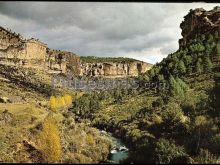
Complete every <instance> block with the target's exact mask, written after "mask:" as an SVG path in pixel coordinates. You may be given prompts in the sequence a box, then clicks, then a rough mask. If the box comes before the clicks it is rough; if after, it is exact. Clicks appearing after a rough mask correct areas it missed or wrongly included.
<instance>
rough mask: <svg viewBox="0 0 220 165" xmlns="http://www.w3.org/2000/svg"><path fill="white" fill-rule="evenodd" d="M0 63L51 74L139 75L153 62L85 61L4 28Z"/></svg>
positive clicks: (1, 32) (0, 32)
mask: <svg viewBox="0 0 220 165" xmlns="http://www.w3.org/2000/svg"><path fill="white" fill-rule="evenodd" d="M0 64H4V65H13V66H22V67H31V68H36V69H44V70H47V71H48V72H49V73H60V72H62V73H70V74H72V75H80V76H111V77H118V76H120V77H124V76H137V75H138V74H139V73H143V72H145V71H147V70H148V69H149V68H150V67H151V65H150V64H148V63H144V62H141V61H137V60H135V61H134V62H132V63H131V62H102V63H96V62H94V63H84V62H82V60H81V59H80V57H79V56H77V55H75V54H74V53H71V52H67V51H60V50H52V49H49V48H48V47H47V45H46V44H44V43H42V42H41V41H39V40H37V39H34V38H31V39H28V40H27V39H23V38H22V36H21V35H20V34H16V33H13V32H11V31H10V30H7V29H5V28H2V27H0Z"/></svg>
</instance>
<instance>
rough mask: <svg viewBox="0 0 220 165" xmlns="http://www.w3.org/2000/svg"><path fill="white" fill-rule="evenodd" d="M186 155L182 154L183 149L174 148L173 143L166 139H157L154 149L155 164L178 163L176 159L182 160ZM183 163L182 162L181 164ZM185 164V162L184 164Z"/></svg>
mask: <svg viewBox="0 0 220 165" xmlns="http://www.w3.org/2000/svg"><path fill="white" fill-rule="evenodd" d="M187 157H188V155H187V154H186V153H185V152H184V148H183V147H179V146H176V145H175V144H174V143H173V142H170V141H168V140H166V139H159V141H158V142H157V143H156V148H155V162H156V163H159V164H164V163H165V164H167V163H172V162H174V161H176V162H178V159H181V160H183V158H186V159H185V160H187ZM182 163H184V162H182ZM185 163H186V162H185Z"/></svg>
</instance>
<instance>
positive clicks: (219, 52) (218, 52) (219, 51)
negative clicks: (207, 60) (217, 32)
mask: <svg viewBox="0 0 220 165" xmlns="http://www.w3.org/2000/svg"><path fill="white" fill-rule="evenodd" d="M216 59H217V60H218V61H219V60H220V42H218V43H217V45H216Z"/></svg>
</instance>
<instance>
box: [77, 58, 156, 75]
mask: <svg viewBox="0 0 220 165" xmlns="http://www.w3.org/2000/svg"><path fill="white" fill-rule="evenodd" d="M151 67H152V65H151V64H148V63H145V62H142V61H135V62H127V63H126V62H104V63H81V67H80V75H81V76H95V77H97V76H105V77H126V76H137V75H139V74H140V73H144V72H146V71H147V70H149V69H150V68H151Z"/></svg>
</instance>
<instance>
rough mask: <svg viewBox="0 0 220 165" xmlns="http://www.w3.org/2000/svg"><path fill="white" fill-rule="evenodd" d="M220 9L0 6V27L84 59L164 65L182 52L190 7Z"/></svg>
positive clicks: (125, 5) (60, 4)
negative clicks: (123, 59)
mask: <svg viewBox="0 0 220 165" xmlns="http://www.w3.org/2000/svg"><path fill="white" fill-rule="evenodd" d="M216 5H217V4H205V3H193V4H183V3H182V4H180V3H176V4H171V3H168V4H162V3H161V4H159V3H158V4H157V3H103V2H96V3H94V2H92V3H89V2H0V25H1V26H4V27H8V28H11V29H12V30H13V31H16V32H19V33H21V34H23V35H24V36H25V37H35V38H39V39H40V40H42V41H43V42H46V43H47V44H48V46H49V47H51V48H55V49H60V50H62V49H64V50H68V51H72V52H75V53H77V54H79V55H97V56H114V57H116V56H124V57H132V58H136V59H141V60H144V61H151V62H153V63H155V62H157V61H160V60H161V59H162V58H163V57H165V56H166V55H167V54H169V53H171V52H173V51H175V50H176V49H177V48H178V39H179V38H180V37H181V36H180V33H181V31H180V29H179V24H180V23H181V21H182V20H183V16H184V15H186V14H187V13H188V11H189V9H190V8H196V7H204V8H205V9H211V8H213V7H214V6H216Z"/></svg>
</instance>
